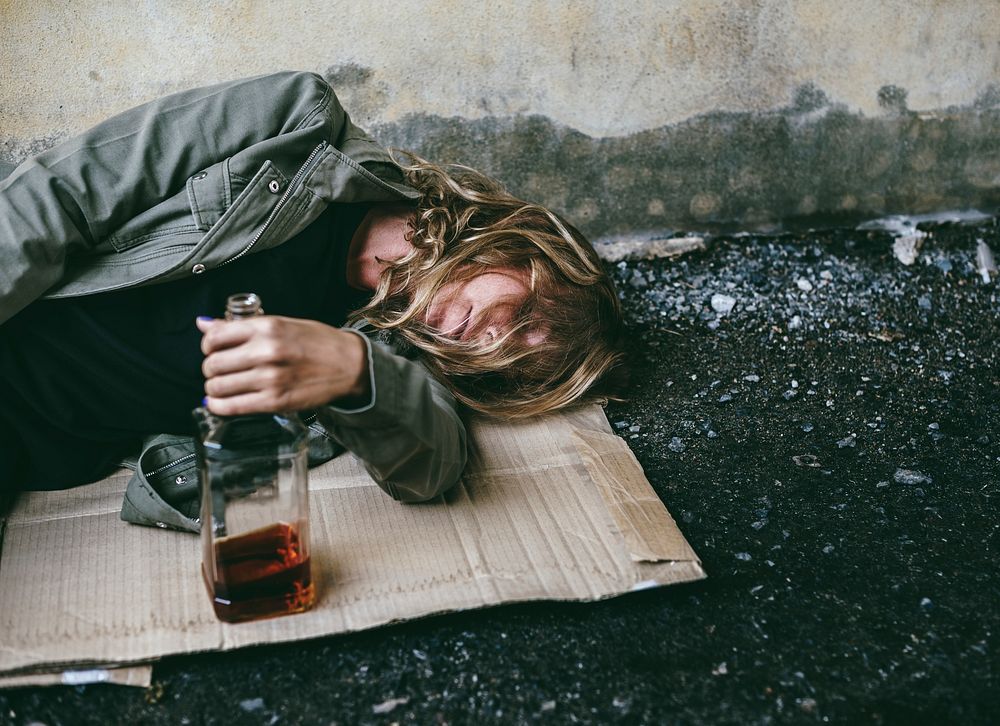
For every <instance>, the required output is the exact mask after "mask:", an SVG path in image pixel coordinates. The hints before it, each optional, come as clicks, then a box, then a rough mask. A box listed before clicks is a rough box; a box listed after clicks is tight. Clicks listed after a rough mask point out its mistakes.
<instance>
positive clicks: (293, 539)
mask: <svg viewBox="0 0 1000 726" xmlns="http://www.w3.org/2000/svg"><path fill="white" fill-rule="evenodd" d="M263 314H264V310H263V307H262V304H261V300H260V298H259V297H257V295H255V294H253V293H241V294H239V295H231V296H230V297H229V299H228V300H227V302H226V319H227V320H238V319H241V318H249V317H253V316H255V315H263ZM193 413H194V417H195V421H196V423H197V426H198V436H197V437H196V439H195V452H196V456H197V461H198V476H199V484H200V487H201V538H202V575H203V577H204V579H205V585H206V586H207V587H208V593H209V596H210V597H211V598H212V605H213V607H214V608H215V614H216V615H217V616H218V617H219V619H220V620H225V621H227V622H231V623H238V622H243V621H247V620H259V619H262V618H269V617H274V616H277V615H286V614H290V613H299V612H303V611H304V610H308V609H309V608H310V607H312V605H313V603H314V602H315V599H316V590H315V586H314V585H313V582H312V578H311V576H310V571H309V486H308V467H307V448H308V436H307V433H308V430H307V429H306V427H305V425H304V424H303V423H302V420H301V419H300V418H299V417H298V415H297V414H295V413H273V414H254V415H247V416H217V415H215V414H213V413H211V412H210V411H209V410H208V409H207V408H205V407H201V408H196V409H195V410H194V412H193Z"/></svg>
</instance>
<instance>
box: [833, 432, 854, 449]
mask: <svg viewBox="0 0 1000 726" xmlns="http://www.w3.org/2000/svg"><path fill="white" fill-rule="evenodd" d="M857 443H858V439H857V437H856V436H855V435H854V434H848V435H847V436H845V437H844V438H842V439H841V440H840V441H838V442H837V448H838V449H844V448H847V447H850V448H852V449H853V448H854V447H855V446H856V445H857Z"/></svg>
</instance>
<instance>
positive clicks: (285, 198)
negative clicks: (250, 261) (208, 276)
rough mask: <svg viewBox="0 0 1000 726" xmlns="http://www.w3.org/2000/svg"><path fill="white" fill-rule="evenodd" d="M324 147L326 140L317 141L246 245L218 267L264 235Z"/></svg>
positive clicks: (243, 252) (246, 250)
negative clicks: (317, 143)
mask: <svg viewBox="0 0 1000 726" xmlns="http://www.w3.org/2000/svg"><path fill="white" fill-rule="evenodd" d="M325 148H326V142H325V141H321V142H319V145H318V146H317V147H316V148H315V149H313V150H312V153H311V154H309V156H308V158H306V163H305V164H303V165H302V166H301V168H299V170H298V171H297V172H295V176H293V177H292V181H291V182H289V183H288V186H287V187H286V188H285V193H284V194H282V195H281V199H279V200H278V203H277V204H275V205H274V209H272V210H271V213H270V214H269V215H267V219H266V220H265V221H264V224H263V225H262V226H261V228H260V229H258V230H257V233H256V234H255V235H254V236H253V238H252V239H251V240H250V242H249V243H248V244H247V246H246V247H244V248H243V249H242V250H240V251H239V252H238V253H237V254H236V255H235V256H233V257H230V258H229V259H228V260H226V261H225V262H223V263H221V264H220V265H219V267H222V265H228V264H229V263H230V262H233V261H235V260H238V259H240V258H241V257H242V256H243V255H245V254H246V253H247V252H249V251H250V250H252V249H253V246H254V245H255V244H257V241H258V240H259V239H260V238H261V237H262V236H264V232H266V231H267V228H268V227H270V226H271V222H273V221H274V218H275V217H277V216H278V212H280V211H281V208H282V207H284V206H285V202H287V201H288V198H289V197H290V196H292V191H293V190H294V189H295V187H296V186H297V185H298V183H299V181H301V180H302V177H304V176H305V175H306V173H307V172H308V171H309V169H310V168H311V167H312V164H313V162H314V161H315V160H316V157H317V156H319V153H320V152H321V151H322V150H323V149H325Z"/></svg>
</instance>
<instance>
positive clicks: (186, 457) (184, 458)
mask: <svg viewBox="0 0 1000 726" xmlns="http://www.w3.org/2000/svg"><path fill="white" fill-rule="evenodd" d="M193 458H194V454H185V455H184V456H182V457H181V458H179V459H174V460H173V461H169V462H167V463H166V464H164V465H163V466H158V467H156V468H155V469H153V470H152V471H148V472H147V471H144V472H142V475H143V476H144V477H146V478H147V479H149V478H150V477H151V476H156V475H157V474H159V473H161V472H164V471H166V470H167V469H170V468H171V467H174V466H177V465H178V464H183V463H184V462H185V461H188V460H190V459H193Z"/></svg>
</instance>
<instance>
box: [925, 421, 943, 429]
mask: <svg viewBox="0 0 1000 726" xmlns="http://www.w3.org/2000/svg"><path fill="white" fill-rule="evenodd" d="M927 428H929V429H930V430H931V431H937V430H938V429H939V428H941V426H940V425H939V424H938V423H937V422H935V423H929V424H927Z"/></svg>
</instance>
